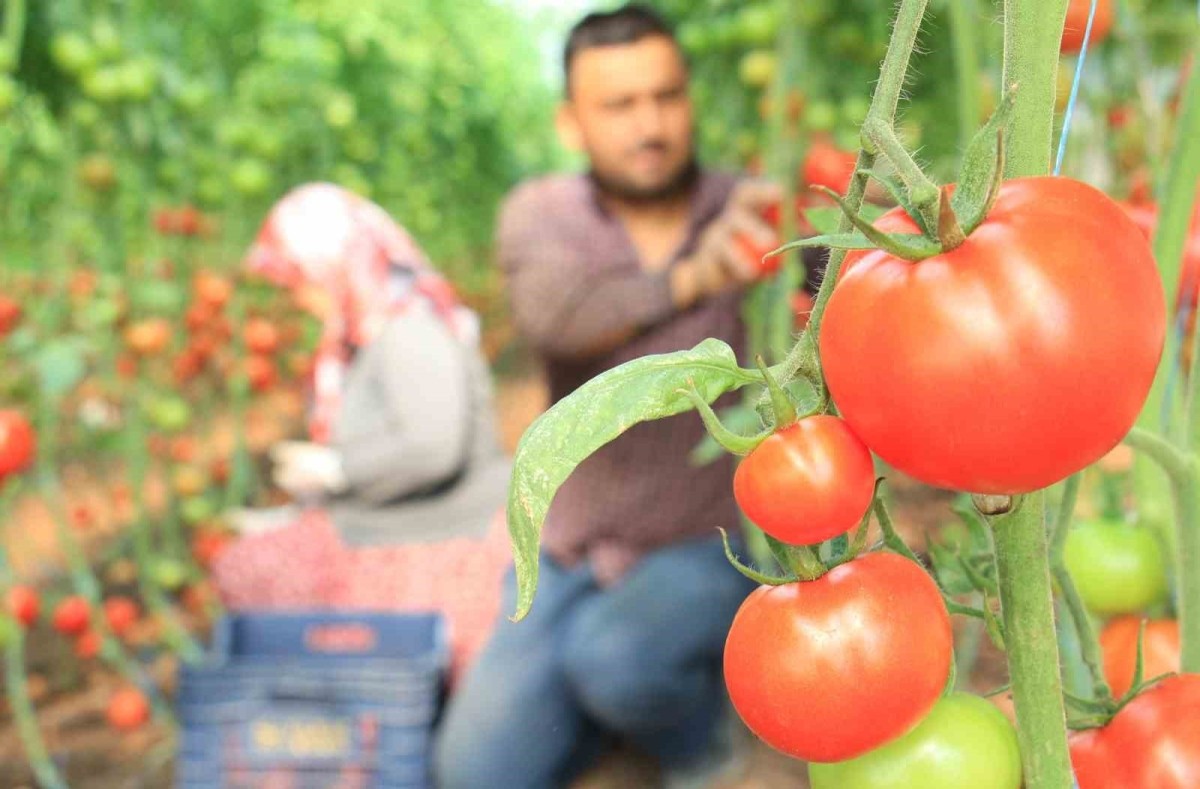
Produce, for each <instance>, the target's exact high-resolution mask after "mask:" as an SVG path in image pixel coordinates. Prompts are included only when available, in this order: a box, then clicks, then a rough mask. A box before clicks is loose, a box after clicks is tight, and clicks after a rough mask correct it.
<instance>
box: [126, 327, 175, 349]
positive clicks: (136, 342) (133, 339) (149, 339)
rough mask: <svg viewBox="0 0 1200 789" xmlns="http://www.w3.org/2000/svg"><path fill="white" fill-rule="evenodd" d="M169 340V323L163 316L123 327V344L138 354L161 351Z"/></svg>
mask: <svg viewBox="0 0 1200 789" xmlns="http://www.w3.org/2000/svg"><path fill="white" fill-rule="evenodd" d="M170 342H171V324H169V323H167V321H166V320H165V319H163V318H147V319H146V320H142V321H138V322H137V323H134V324H132V325H130V326H129V327H128V328H127V329H125V344H126V345H127V346H128V347H129V350H131V351H133V352H134V353H136V354H138V355H139V356H154V355H156V354H159V353H162V352H163V351H164V350H165V349H166V347H167V344H168V343H170Z"/></svg>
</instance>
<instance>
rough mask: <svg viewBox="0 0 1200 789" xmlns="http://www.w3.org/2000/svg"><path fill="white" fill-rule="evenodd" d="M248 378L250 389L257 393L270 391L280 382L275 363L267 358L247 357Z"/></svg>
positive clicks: (246, 369)
mask: <svg viewBox="0 0 1200 789" xmlns="http://www.w3.org/2000/svg"><path fill="white" fill-rule="evenodd" d="M244 364H245V371H246V377H247V378H248V379H250V388H251V389H253V390H254V391H255V392H258V393H260V394H261V393H263V392H266V391H269V390H270V389H271V387H273V386H274V385H275V382H276V381H278V380H279V373H278V371H277V370H276V369H275V362H273V361H271V359H269V358H268V357H266V356H247V357H246V361H245V363H244Z"/></svg>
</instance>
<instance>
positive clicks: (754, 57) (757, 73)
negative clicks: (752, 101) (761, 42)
mask: <svg viewBox="0 0 1200 789" xmlns="http://www.w3.org/2000/svg"><path fill="white" fill-rule="evenodd" d="M777 66H778V58H777V57H776V56H775V53H774V52H772V51H770V50H767V49H756V50H754V51H753V52H747V53H746V54H745V55H744V56H743V57H742V62H741V63H740V64H739V65H738V75H739V76H740V77H741V78H742V82H743V83H744V84H745V85H748V86H749V87H751V88H765V87H766V86H767V85H770V84H771V80H773V79H774V78H775V69H776V67H777Z"/></svg>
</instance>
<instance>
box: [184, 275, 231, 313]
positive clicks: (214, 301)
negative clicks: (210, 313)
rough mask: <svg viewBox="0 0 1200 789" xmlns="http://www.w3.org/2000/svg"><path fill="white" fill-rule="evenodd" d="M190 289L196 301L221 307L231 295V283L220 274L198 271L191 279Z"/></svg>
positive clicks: (217, 307)
mask: <svg viewBox="0 0 1200 789" xmlns="http://www.w3.org/2000/svg"><path fill="white" fill-rule="evenodd" d="M192 290H193V291H194V292H195V294H196V300H197V301H199V302H201V303H203V304H207V305H208V306H210V307H214V308H216V309H221V308H222V307H224V306H225V305H226V304H227V303H228V302H229V298H230V297H231V296H232V295H233V283H232V282H230V281H229V280H228V279H226V278H225V277H222V276H221V275H220V274H215V273H213V272H211V271H198V272H196V276H195V277H194V278H193V279H192Z"/></svg>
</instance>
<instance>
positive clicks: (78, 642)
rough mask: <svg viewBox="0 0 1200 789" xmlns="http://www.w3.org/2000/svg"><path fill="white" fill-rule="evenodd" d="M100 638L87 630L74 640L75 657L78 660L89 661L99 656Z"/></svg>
mask: <svg viewBox="0 0 1200 789" xmlns="http://www.w3.org/2000/svg"><path fill="white" fill-rule="evenodd" d="M100 644H101V641H100V636H99V635H97V634H96V633H95V632H94V631H92V630H88V631H87V632H85V633H83V634H81V635H80V636H79V637H78V638H76V639H75V656H76V657H77V658H79V659H80V660H91V659H92V658H94V657H96V655H99V654H100Z"/></svg>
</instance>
